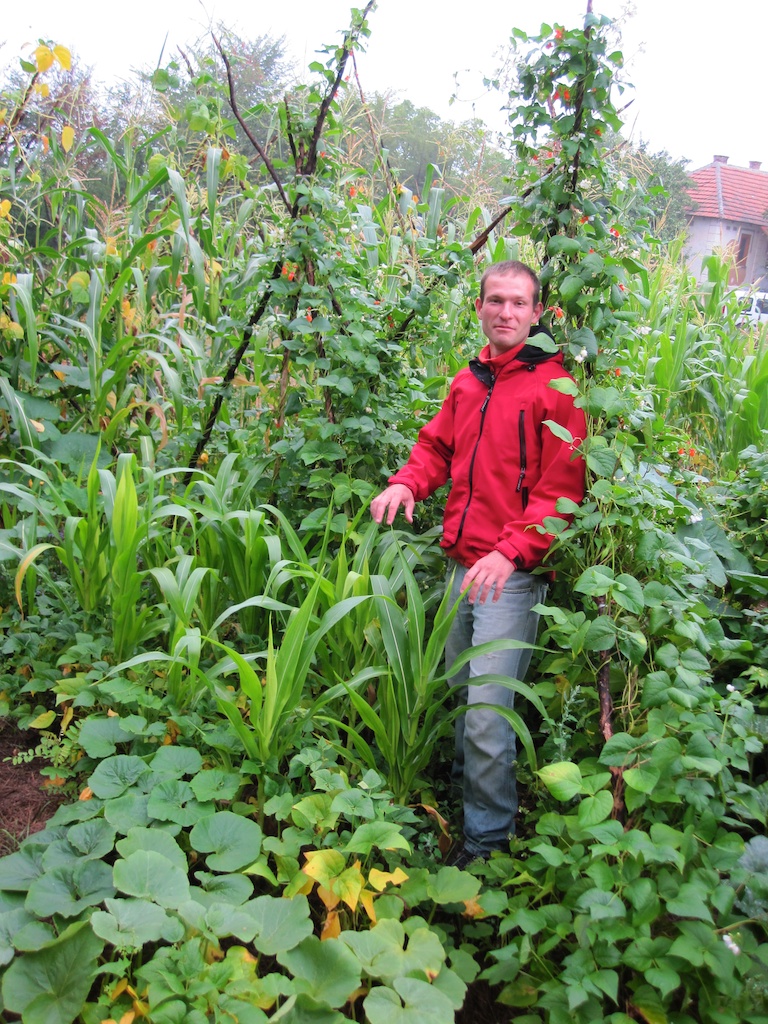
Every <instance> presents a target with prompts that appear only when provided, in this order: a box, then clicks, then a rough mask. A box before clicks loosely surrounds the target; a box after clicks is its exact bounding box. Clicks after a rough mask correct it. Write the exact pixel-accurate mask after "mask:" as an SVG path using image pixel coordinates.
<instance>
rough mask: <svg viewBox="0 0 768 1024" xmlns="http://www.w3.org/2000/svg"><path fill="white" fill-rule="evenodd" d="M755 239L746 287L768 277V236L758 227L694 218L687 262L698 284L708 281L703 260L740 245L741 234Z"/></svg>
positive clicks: (752, 245)
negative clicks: (767, 274)
mask: <svg viewBox="0 0 768 1024" xmlns="http://www.w3.org/2000/svg"><path fill="white" fill-rule="evenodd" d="M742 231H744V232H749V233H750V234H751V235H752V242H751V245H750V250H749V256H748V257H747V262H746V266H745V274H744V284H753V283H754V282H757V281H760V279H761V278H763V277H764V276H765V275H766V272H767V265H768V236H766V233H765V232H764V231H763V229H762V228H761V227H759V226H758V225H757V224H741V223H739V222H738V221H722V220H716V219H715V218H714V217H696V216H694V217H692V218H691V222H690V225H689V227H688V238H687V240H686V244H685V250H684V253H685V258H686V261H687V263H688V266H689V268H690V270H691V271H692V273H693V274H694V275H695V277H696V280H697V281H706V279H707V273H706V271H705V270H704V269H703V268H702V265H701V264H702V260H703V258H704V257H705V256H709V255H710V254H711V253H712V252H713V251H714V250H715V249H725V248H727V247H728V246H729V245H731V246H733V248H734V250H735V249H737V247H738V245H739V240H740V238H741V232H742Z"/></svg>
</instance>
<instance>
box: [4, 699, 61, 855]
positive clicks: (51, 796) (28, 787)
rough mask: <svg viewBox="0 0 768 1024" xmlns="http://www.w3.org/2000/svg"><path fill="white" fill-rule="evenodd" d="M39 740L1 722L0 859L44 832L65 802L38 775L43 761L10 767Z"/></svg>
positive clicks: (6, 721)
mask: <svg viewBox="0 0 768 1024" xmlns="http://www.w3.org/2000/svg"><path fill="white" fill-rule="evenodd" d="M39 739H40V737H39V736H38V735H37V734H36V733H32V734H27V733H20V732H19V731H18V729H16V727H15V726H14V725H13V723H12V722H9V721H8V720H3V719H0V857H4V856H5V855H6V854H8V853H13V852H14V850H17V849H18V847H19V843H21V842H22V840H23V839H25V838H26V837H27V836H28V835H30V834H31V833H32V832H39V831H40V829H41V828H44V826H45V823H46V821H47V820H48V819H49V818H50V816H51V815H52V814H53V812H54V811H55V810H56V808H57V807H58V805H59V804H60V803H61V802H62V800H63V799H64V797H63V794H61V793H60V792H58V791H57V790H56V789H54V788H51V786H50V780H48V779H46V778H45V776H43V775H41V774H40V769H41V768H43V767H44V766H45V763H46V762H45V761H43V760H39V759H36V760H34V761H28V762H24V763H23V764H14V763H13V760H12V759H13V758H14V757H15V756H16V755H17V754H20V753H21V754H23V753H25V752H26V751H28V750H31V749H33V748H34V746H35V745H36V744H37V743H38V742H39Z"/></svg>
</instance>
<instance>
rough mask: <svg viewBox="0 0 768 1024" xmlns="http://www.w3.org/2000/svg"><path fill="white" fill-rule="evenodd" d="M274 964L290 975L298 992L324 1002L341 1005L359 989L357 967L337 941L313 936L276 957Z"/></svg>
mask: <svg viewBox="0 0 768 1024" xmlns="http://www.w3.org/2000/svg"><path fill="white" fill-rule="evenodd" d="M277 959H278V961H279V962H280V963H281V964H282V965H283V967H287V968H288V970H289V971H290V972H291V974H293V976H294V979H295V980H294V985H295V987H296V990H297V991H298V992H306V993H307V995H310V996H312V997H313V999H316V1000H318V1002H325V1003H327V1004H328V1005H329V1006H343V1005H344V1003H346V1001H347V1000H348V999H349V997H350V996H351V995H352V993H353V992H354V991H355V989H357V988H359V987H360V964H359V962H358V959H357V957H356V956H355V955H354V953H352V951H351V950H350V949H349V947H348V946H347V945H345V944H344V943H343V942H341V941H339V940H338V939H333V938H331V939H326V940H325V941H324V942H321V941H320V939H318V938H317V937H316V936H314V935H310V936H309V937H308V938H306V939H304V941H303V942H300V943H299V945H298V946H296V947H295V948H294V949H291V950H287V951H286V952H285V953H281V954H280V955H279V956H278V958H277Z"/></svg>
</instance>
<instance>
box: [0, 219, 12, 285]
mask: <svg viewBox="0 0 768 1024" xmlns="http://www.w3.org/2000/svg"><path fill="white" fill-rule="evenodd" d="M10 219H11V200H10V199H3V201H2V202H0V220H10ZM3 283H5V278H3Z"/></svg>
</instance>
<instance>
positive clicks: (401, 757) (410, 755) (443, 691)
mask: <svg viewBox="0 0 768 1024" xmlns="http://www.w3.org/2000/svg"><path fill="white" fill-rule="evenodd" d="M397 556H398V561H399V572H398V573H395V574H394V579H395V581H396V582H397V583H399V581H400V580H402V584H403V586H404V588H405V597H406V601H405V608H402V607H401V606H400V604H399V603H398V601H397V600H396V593H397V589H398V587H395V588H393V586H392V581H391V580H390V579H387V578H386V577H384V576H381V575H377V576H373V577H371V585H372V588H373V592H374V594H375V601H376V608H377V611H378V614H379V630H380V644H381V647H380V651H379V653H380V654H383V655H384V657H385V659H386V663H380V664H379V665H377V666H369V667H367V668H366V669H365V670H364V671H363V672H362V673H360V674H359V675H358V676H356V677H355V678H353V679H351V680H350V681H349V682H348V683H346V684H343V685H344V689H345V690H346V692H347V694H348V696H349V700H350V702H351V703H352V705H353V707H354V709H355V711H356V712H357V714H358V715H359V716H360V720H361V722H362V725H363V727H364V728H366V729H368V730H370V732H371V733H372V735H373V737H374V740H375V746H376V751H378V755H379V757H380V758H381V759H383V761H384V763H385V766H386V778H387V785H388V787H389V788H390V789H391V790H392V792H393V794H394V796H395V799H396V800H397V801H399V802H406V801H407V800H408V798H409V797H410V796H411V794H412V793H413V791H414V789H415V788H416V787H417V785H418V781H419V777H420V775H421V774H422V773H423V772H424V771H425V769H426V768H427V766H428V765H429V764H430V762H431V761H432V759H433V757H434V752H435V748H436V746H437V744H438V743H439V742H440V740H441V739H443V738H444V737H445V736H447V735H448V734H449V733H450V732H451V730H452V722H453V719H454V718H455V717H456V715H458V714H461V713H462V711H464V710H465V709H464V707H455V708H453V709H451V710H448V708H449V706H450V704H451V702H452V701H453V699H454V698H455V695H456V691H457V690H458V689H459V688H458V687H455V686H454V687H452V686H450V685H449V683H448V680H449V679H450V678H451V677H452V676H453V675H454V674H455V673H456V672H457V671H458V670H459V669H460V668H461V667H463V666H464V665H465V664H466V663H467V662H468V661H470V660H471V659H472V658H474V657H477V656H478V655H480V654H485V653H492V652H493V651H499V650H509V649H511V648H518V647H528V646H529V645H528V644H523V643H521V642H519V641H514V640H497V641H493V642H491V643H488V644H483V645H481V646H480V647H477V648H473V649H470V650H469V651H466V652H464V654H462V655H461V656H460V657H459V658H458V659H457V660H456V662H455V663H454V664H453V665H451V666H450V667H448V669H447V670H446V667H445V665H444V652H445V644H446V641H447V639H448V633H449V632H450V628H451V623H452V621H453V619H454V617H455V615H456V612H457V610H458V605H459V602H458V601H457V602H456V603H455V604H454V605H453V606H451V605H450V599H449V591H448V590H446V592H445V594H444V595H443V598H442V600H441V602H440V605H439V607H438V609H437V611H436V614H435V618H434V624H433V626H432V629H431V631H430V632H429V636H427V630H426V606H425V601H424V598H423V596H422V594H421V592H420V590H419V587H418V583H417V581H416V578H415V575H414V573H413V570H412V569H411V566H410V565H409V562H408V559H407V558H406V556H405V554H404V553H403V551H402V550H401V549H400V548H399V546H398V548H397ZM374 679H376V680H377V686H376V701H375V704H374V705H371V704H370V703H369V702H368V700H366V698H365V697H364V696H363V695H362V693H361V692H360V691H361V688H362V686H363V684H366V683H369V682H370V681H372V680H374ZM486 682H488V683H500V684H501V685H502V686H505V687H507V688H508V689H510V690H512V691H513V692H515V693H517V694H519V695H520V696H523V697H525V698H526V699H527V700H528V701H530V702H531V704H533V706H534V707H535V708H536V709H537V711H538V712H539V713H540V714H541V715H542V716H543V717H544V718H545V719H546V718H547V717H548V716H547V713H546V710H545V708H544V706H543V704H542V702H541V700H540V699H539V697H538V696H537V695H536V693H535V692H534V691H533V690H532V688H531V687H530V686H528V685H527V684H525V683H523V682H520V681H519V680H513V679H509V678H507V677H505V676H496V675H484V676H478V677H477V678H476V679H474V680H473V681H472V683H473V685H479V684H482V683H486ZM479 706H483V707H485V706H489V705H479ZM492 706H493V707H494V709H495V710H496V711H497V712H498V713H499V714H500V715H502V717H504V718H505V719H506V720H507V721H508V722H509V723H510V725H512V727H513V728H514V730H515V732H516V733H517V736H518V739H519V740H520V743H521V744H522V746H523V747H524V749H525V752H526V755H527V757H528V760H529V762H530V764H531V766H532V768H535V766H536V752H535V748H534V745H533V740H532V738H531V734H530V731H529V729H528V727H527V726H526V725H525V723H524V721H523V720H522V718H521V716H520V715H519V714H518V713H517V712H516V711H514V710H510V709H507V708H502V707H498V706H496V705H492ZM323 720H324V721H327V722H329V723H331V724H333V725H334V726H335V727H336V728H339V729H341V730H342V731H343V732H345V733H346V734H347V735H348V737H349V740H350V742H351V745H352V746H353V747H354V749H355V750H356V751H357V753H358V755H359V756H360V757H361V758H362V760H363V763H364V764H365V765H366V766H367V767H369V768H377V769H379V770H380V769H381V764H380V762H379V757H377V754H376V751H375V750H374V749H373V748H372V746H371V745H370V743H369V742H368V740H367V738H366V737H365V735H364V734H363V731H362V730H361V729H357V728H355V727H354V726H353V725H351V724H350V723H349V722H347V721H345V720H343V719H340V718H338V717H335V718H334V717H332V716H330V715H325V716H323Z"/></svg>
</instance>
